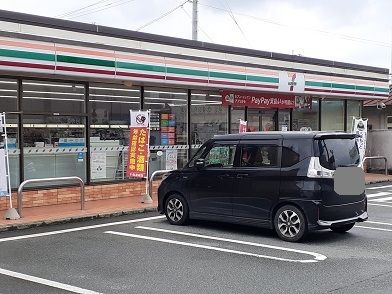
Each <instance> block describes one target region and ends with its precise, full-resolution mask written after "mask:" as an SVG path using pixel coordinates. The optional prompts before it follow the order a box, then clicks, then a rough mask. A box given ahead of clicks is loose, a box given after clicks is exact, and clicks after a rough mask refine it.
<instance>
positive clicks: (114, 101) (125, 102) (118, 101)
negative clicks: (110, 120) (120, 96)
mask: <svg viewBox="0 0 392 294" xmlns="http://www.w3.org/2000/svg"><path fill="white" fill-rule="evenodd" d="M90 102H98V103H123V104H140V102H137V101H121V100H94V99H92V100H90Z"/></svg>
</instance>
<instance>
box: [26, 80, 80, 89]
mask: <svg viewBox="0 0 392 294" xmlns="http://www.w3.org/2000/svg"><path fill="white" fill-rule="evenodd" d="M23 85H31V86H44V87H63V88H78V89H84V86H83V85H78V84H55V83H53V84H45V83H35V82H25V81H23Z"/></svg>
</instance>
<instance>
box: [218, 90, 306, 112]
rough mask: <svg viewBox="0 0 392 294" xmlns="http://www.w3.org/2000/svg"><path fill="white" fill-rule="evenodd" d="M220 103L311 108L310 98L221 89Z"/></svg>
mask: <svg viewBox="0 0 392 294" xmlns="http://www.w3.org/2000/svg"><path fill="white" fill-rule="evenodd" d="M221 96H222V105H224V106H233V107H245V106H246V107H249V108H308V109H311V108H312V98H311V97H309V96H295V95H286V94H274V93H253V92H242V91H234V92H233V91H221Z"/></svg>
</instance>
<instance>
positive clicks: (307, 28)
mask: <svg viewBox="0 0 392 294" xmlns="http://www.w3.org/2000/svg"><path fill="white" fill-rule="evenodd" d="M200 5H202V6H205V7H209V8H213V9H216V10H220V11H225V12H230V11H229V10H227V9H225V8H221V7H216V6H213V5H209V4H203V3H200ZM234 14H236V15H241V16H245V17H249V18H253V19H255V20H258V21H261V22H265V23H269V24H273V25H277V26H282V27H288V28H290V29H302V30H309V31H314V32H318V33H322V34H325V35H332V36H336V37H339V38H341V39H345V40H350V41H355V42H362V43H373V44H374V45H377V46H381V47H387V48H390V47H391V44H390V43H388V42H383V41H377V40H372V39H366V38H360V37H355V36H350V35H345V34H339V33H334V32H329V31H325V30H320V29H314V28H309V27H299V26H292V25H287V24H283V23H279V22H276V21H272V20H270V19H264V18H260V17H257V16H254V15H249V14H245V13H240V12H234Z"/></svg>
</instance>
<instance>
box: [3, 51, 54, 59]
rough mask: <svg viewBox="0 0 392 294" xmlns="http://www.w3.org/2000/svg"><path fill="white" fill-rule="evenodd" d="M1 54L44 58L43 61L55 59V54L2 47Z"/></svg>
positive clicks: (26, 57) (15, 56) (14, 56)
mask: <svg viewBox="0 0 392 294" xmlns="http://www.w3.org/2000/svg"><path fill="white" fill-rule="evenodd" d="M0 56H4V57H13V58H23V59H33V60H42V61H55V56H54V54H47V53H36V52H27V51H17V50H9V49H0Z"/></svg>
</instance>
